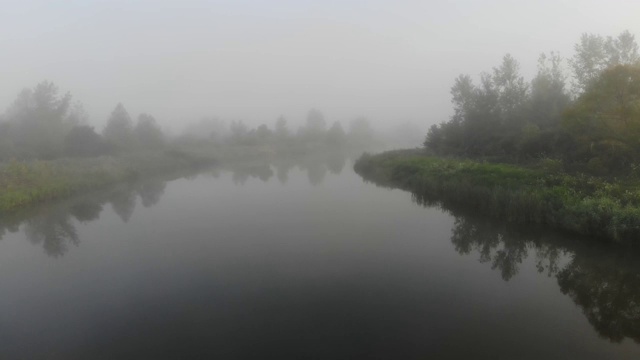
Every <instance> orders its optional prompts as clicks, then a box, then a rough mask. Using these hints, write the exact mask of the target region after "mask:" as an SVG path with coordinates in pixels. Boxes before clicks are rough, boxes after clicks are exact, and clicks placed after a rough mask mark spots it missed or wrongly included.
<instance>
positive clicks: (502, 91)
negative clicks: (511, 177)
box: [424, 31, 640, 174]
mask: <svg viewBox="0 0 640 360" xmlns="http://www.w3.org/2000/svg"><path fill="white" fill-rule="evenodd" d="M569 64H570V69H571V79H572V85H573V86H572V88H571V89H569V87H568V86H567V78H568V76H567V75H566V74H565V69H564V67H563V60H562V59H561V58H560V56H559V55H558V54H557V53H553V52H552V53H551V54H550V55H545V54H542V55H541V56H540V59H539V63H538V72H537V74H536V76H535V77H534V78H533V79H532V80H531V81H530V82H527V81H525V80H524V78H523V77H522V76H521V75H520V72H519V64H518V62H517V61H516V60H515V59H514V58H513V57H512V56H510V55H505V56H504V58H503V61H502V64H501V65H500V66H498V67H495V68H493V70H492V72H490V73H483V74H482V75H481V77H480V83H479V84H475V83H474V82H473V80H472V78H471V76H468V75H460V76H459V77H458V78H457V79H456V80H455V82H454V85H453V87H452V88H451V95H452V103H453V106H454V114H453V116H452V117H451V119H450V120H449V121H447V122H444V123H442V124H440V125H434V126H432V127H431V128H430V129H429V132H428V134H427V137H426V140H425V143H424V144H425V146H426V147H427V148H429V149H430V150H432V151H433V152H435V153H436V154H441V155H459V156H466V157H475V158H484V159H499V160H502V161H510V162H531V161H534V160H539V159H542V158H553V159H558V160H561V161H562V162H563V164H564V165H565V167H566V168H568V169H579V170H585V171H589V172H592V173H598V174H605V173H611V172H628V171H630V170H632V169H634V168H635V166H636V164H638V163H640V141H639V140H638V139H639V137H638V135H640V55H639V54H638V45H637V43H636V41H635V38H634V36H633V35H632V34H630V33H629V32H626V31H625V32H623V33H622V34H620V35H619V36H617V37H615V38H614V37H607V38H604V37H602V36H598V35H589V34H585V35H583V36H582V38H581V39H580V42H579V43H578V44H576V45H575V54H574V56H573V57H572V58H571V59H570V61H569Z"/></svg>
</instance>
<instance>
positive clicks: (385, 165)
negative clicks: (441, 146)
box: [355, 152, 640, 242]
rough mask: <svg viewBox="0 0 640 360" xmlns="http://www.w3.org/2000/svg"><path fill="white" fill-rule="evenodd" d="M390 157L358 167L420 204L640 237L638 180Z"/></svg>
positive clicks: (545, 167)
mask: <svg viewBox="0 0 640 360" xmlns="http://www.w3.org/2000/svg"><path fill="white" fill-rule="evenodd" d="M560 165H561V164H559V163H558V162H557V161H553V160H545V161H543V162H541V163H539V164H538V166H537V167H536V168H523V167H520V166H515V165H509V164H495V163H486V162H485V163H482V162H478V161H472V160H458V159H445V158H439V157H429V156H425V155H424V154H419V153H407V152H387V153H382V154H380V155H375V156H363V157H361V158H360V159H358V161H357V162H356V164H355V169H356V171H357V172H358V173H359V174H361V175H362V176H363V177H364V178H365V179H368V180H372V181H375V182H376V183H378V184H381V185H387V186H392V187H400V188H403V189H406V190H409V191H412V192H413V193H414V195H415V196H417V197H418V198H419V199H420V201H421V202H423V203H428V204H431V205H440V206H443V207H445V208H448V209H457V210H468V211H472V212H474V213H482V214H485V215H487V216H490V217H493V218H496V219H501V220H504V221H507V222H512V223H518V224H535V225H544V226H546V227H553V228H557V229H561V230H566V231H569V232H572V233H576V234H580V235H586V236H593V237H599V238H603V239H608V240H613V241H632V242H636V241H637V239H638V238H639V237H640V187H639V186H638V183H637V181H635V180H634V179H632V178H629V179H628V181H627V182H622V181H617V182H608V181H605V180H603V179H602V178H598V177H593V176H587V175H569V174H567V173H564V172H562V171H559V166H560Z"/></svg>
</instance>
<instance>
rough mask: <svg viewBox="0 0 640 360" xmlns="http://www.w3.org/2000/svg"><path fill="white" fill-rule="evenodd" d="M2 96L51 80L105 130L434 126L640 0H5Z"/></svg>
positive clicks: (620, 20)
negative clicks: (123, 125) (211, 120)
mask: <svg viewBox="0 0 640 360" xmlns="http://www.w3.org/2000/svg"><path fill="white" fill-rule="evenodd" d="M0 5H1V7H0V8H1V9H2V10H1V11H0V107H1V108H2V109H6V107H7V106H8V105H9V104H10V103H11V102H12V101H13V99H14V98H15V96H16V94H17V93H18V92H19V91H20V90H21V89H22V88H25V87H32V86H34V85H35V84H37V83H38V82H40V81H42V80H45V79H46V80H50V81H53V82H54V83H56V84H57V85H58V87H59V88H60V90H62V91H69V92H71V94H72V95H73V97H74V99H76V100H79V101H81V102H82V103H83V104H84V106H85V108H86V109H87V111H88V112H89V114H90V115H91V122H92V123H93V124H94V125H97V126H98V127H99V128H100V127H101V126H102V124H104V122H105V120H106V118H107V116H108V115H109V113H110V112H111V110H112V109H113V107H114V106H115V105H116V104H117V103H118V102H122V103H123V104H124V105H125V107H126V108H127V109H128V110H129V112H130V113H131V115H132V116H137V114H138V113H140V112H148V113H151V114H153V115H154V116H156V117H157V118H158V119H159V121H160V122H161V123H162V124H163V125H165V126H168V127H171V128H178V127H180V125H179V124H181V123H183V122H185V121H190V120H193V119H197V118H199V117H202V116H213V115H217V116H219V117H222V118H226V119H245V120H247V121H248V122H249V123H252V124H255V123H260V122H267V123H269V124H272V123H273V122H274V121H275V118H276V117H277V116H279V115H280V114H284V115H285V116H286V117H287V118H288V119H289V120H290V121H292V122H295V121H296V120H298V119H302V118H304V116H305V114H306V112H307V110H308V109H309V108H312V107H315V108H318V109H321V110H322V111H323V112H324V113H325V115H326V117H327V118H328V120H329V121H332V120H342V121H347V120H349V119H351V118H353V117H356V116H358V115H366V116H368V117H369V118H371V119H373V120H374V121H375V122H376V123H381V122H393V121H407V120H411V121H414V122H417V123H421V124H425V126H426V125H427V124H432V123H437V122H441V121H442V120H445V119H446V118H447V117H448V116H449V114H450V112H451V106H450V98H449V89H450V87H451V85H452V83H453V79H454V78H455V77H456V76H457V75H458V74H460V73H467V74H470V75H473V76H477V75H479V74H480V73H481V72H482V71H487V70H490V69H491V68H492V67H493V66H496V65H498V64H499V63H500V61H501V58H502V56H503V55H504V54H505V53H507V52H508V53H511V54H512V55H513V56H514V57H515V58H516V59H518V60H519V61H520V63H521V65H522V70H523V74H524V75H525V76H526V77H527V78H528V79H530V77H531V75H532V74H533V73H534V71H535V65H536V60H537V57H538V55H539V53H540V52H543V51H545V52H546V51H550V50H556V51H560V53H561V55H563V56H564V57H569V56H571V54H572V49H573V44H575V43H576V42H577V41H578V39H579V37H580V34H581V33H583V32H590V33H597V34H601V35H617V34H618V33H620V32H621V31H623V30H625V29H628V30H629V31H631V32H632V33H633V34H635V35H636V36H639V35H640V1H638V0H635V1H620V0H617V1H615V0H613V1H612V0H609V1H593V0H591V1H590V0H564V1H562V0H553V1H552V0H536V1H527V2H525V1H522V0H520V1H507V0H492V1H475V0H474V1H471V0H467V1H403V0H387V1H378V0H366V1H364V0H359V1H355V0H335V1H334V0H322V1H303V0H290V1H276V0H269V1H266V0H263V1H258V0H253V1H249V0H246V1H243V0H234V1H184V0H183V1H177V0H176V1H158V0H156V1H114V0H109V1H90V0H77V1H70V0H67V1H32V0H20V1H18V0H15V1H7V0H0Z"/></svg>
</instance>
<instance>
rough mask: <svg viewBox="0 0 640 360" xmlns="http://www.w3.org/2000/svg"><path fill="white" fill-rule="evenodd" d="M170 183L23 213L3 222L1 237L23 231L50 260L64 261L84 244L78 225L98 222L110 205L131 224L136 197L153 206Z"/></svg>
mask: <svg viewBox="0 0 640 360" xmlns="http://www.w3.org/2000/svg"><path fill="white" fill-rule="evenodd" d="M166 181H168V179H166V178H165V179H163V178H147V179H142V180H139V181H134V182H125V183H121V184H118V185H117V186H115V187H112V188H109V189H106V190H103V191H99V192H94V193H91V194H86V195H83V196H80V197H77V198H71V199H67V200H65V201H61V202H55V203H51V204H44V205H41V206H38V207H33V208H29V209H23V210H22V211H19V212H15V213H12V214H10V215H9V216H3V217H2V218H0V235H3V234H4V233H5V232H6V231H9V232H14V233H15V232H18V231H19V230H20V229H21V228H22V230H23V232H24V234H25V236H26V238H27V239H28V240H29V241H30V242H31V243H33V244H36V245H41V246H42V248H43V249H44V251H45V253H46V254H47V255H49V256H52V257H60V256H62V255H64V254H65V253H66V252H67V251H68V250H69V248H70V247H71V246H78V245H79V244H80V239H79V237H78V232H77V230H76V226H75V224H74V223H75V222H81V223H87V222H91V221H95V220H98V219H99V218H100V214H101V213H102V210H103V209H104V205H105V204H107V203H109V204H111V207H112V208H113V210H114V212H115V213H116V214H117V215H118V216H119V217H120V218H121V219H122V221H124V222H127V221H129V219H130V218H131V215H132V214H133V211H134V210H135V206H136V202H137V197H136V196H139V197H140V199H141V202H142V205H143V206H145V207H150V206H153V205H155V204H156V203H158V201H160V198H161V197H162V194H163V193H164V189H165V184H166Z"/></svg>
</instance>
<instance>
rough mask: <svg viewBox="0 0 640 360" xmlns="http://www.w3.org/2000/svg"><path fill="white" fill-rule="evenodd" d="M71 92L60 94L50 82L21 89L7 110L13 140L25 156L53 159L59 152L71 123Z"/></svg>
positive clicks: (60, 152)
mask: <svg viewBox="0 0 640 360" xmlns="http://www.w3.org/2000/svg"><path fill="white" fill-rule="evenodd" d="M70 103H71V95H70V94H69V93H66V94H64V95H60V94H59V92H58V87H57V86H56V85H55V84H53V83H52V82H48V81H43V82H41V83H39V84H38V85H36V86H35V87H34V88H33V89H25V90H23V91H22V92H21V93H20V94H19V95H18V97H17V99H16V100H15V101H14V102H13V104H12V105H11V106H10V107H9V109H7V112H6V114H5V116H6V119H7V121H9V122H10V123H11V124H12V126H11V127H12V131H13V134H12V136H13V142H14V144H15V146H16V148H18V149H19V151H20V152H21V153H22V155H24V156H28V157H38V158H53V157H57V156H59V155H61V154H62V151H63V144H64V137H65V135H66V134H67V133H68V132H69V130H70V129H71V127H72V126H73V121H71V120H70V116H69V115H70Z"/></svg>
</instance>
